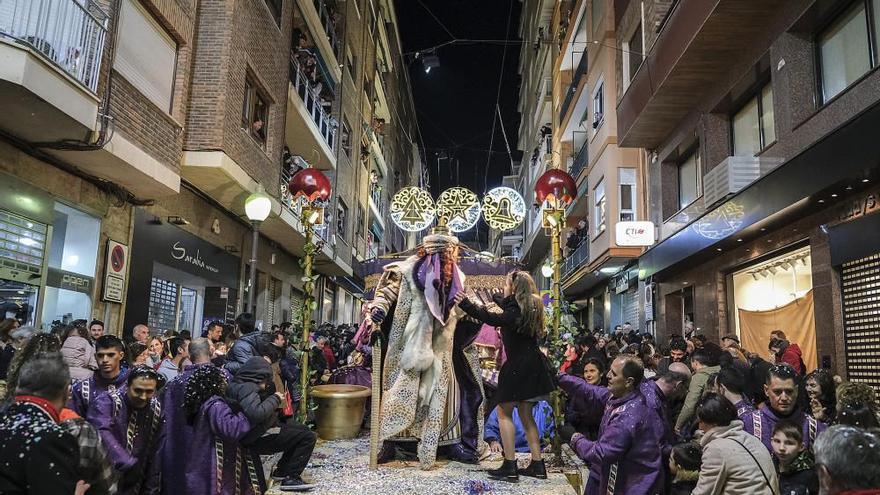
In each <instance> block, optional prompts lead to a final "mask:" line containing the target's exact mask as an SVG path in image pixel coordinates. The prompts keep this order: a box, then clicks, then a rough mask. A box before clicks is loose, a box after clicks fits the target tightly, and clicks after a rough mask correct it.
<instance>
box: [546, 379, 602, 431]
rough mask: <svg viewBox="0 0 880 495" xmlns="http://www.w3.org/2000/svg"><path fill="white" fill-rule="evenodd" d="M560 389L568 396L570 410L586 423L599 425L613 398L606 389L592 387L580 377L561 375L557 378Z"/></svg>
mask: <svg viewBox="0 0 880 495" xmlns="http://www.w3.org/2000/svg"><path fill="white" fill-rule="evenodd" d="M556 380H557V383H558V384H559V388H560V389H562V391H563V392H565V395H567V396H568V410H569V412H571V413H574V414H573V415H574V418H575V419H578V420H580V421H582V422H584V423H589V424H591V425H598V424H599V422H600V421H601V420H602V414H603V413H604V412H605V404H606V403H607V402H608V398H609V397H611V392H609V391H608V389H607V388H606V387H601V386H598V385H591V384H589V383H587V381H586V380H584V379H583V378H581V377H579V376H575V375H569V374H568V373H561V374H559V375H558V376H557V378H556Z"/></svg>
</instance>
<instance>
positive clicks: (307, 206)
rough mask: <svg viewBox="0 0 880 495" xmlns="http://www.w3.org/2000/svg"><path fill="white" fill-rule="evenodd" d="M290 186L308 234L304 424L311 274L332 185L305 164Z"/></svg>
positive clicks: (302, 348)
mask: <svg viewBox="0 0 880 495" xmlns="http://www.w3.org/2000/svg"><path fill="white" fill-rule="evenodd" d="M288 190H289V191H290V193H291V194H292V195H293V200H294V201H301V202H302V203H303V206H302V210H301V215H300V220H301V222H302V224H303V230H304V232H303V233H304V234H305V245H304V246H303V258H302V260H301V266H302V268H303V274H304V276H303V291H304V292H305V297H304V301H303V308H302V323H303V331H302V341H301V342H300V356H301V357H300V386H301V392H302V396H301V399H300V407H299V417H300V421H301V422H302V423H303V424H305V423H306V422H307V421H308V418H309V375H310V370H309V332H310V331H311V322H312V312H313V311H314V310H315V308H316V306H317V305H316V303H315V297H314V292H315V277H314V276H313V275H312V265H313V262H314V256H315V253H316V252H317V251H318V249H319V248H318V245H317V244H316V243H315V226H316V225H321V224H323V223H324V204H325V203H326V202H327V200H329V199H330V193H331V186H330V180H328V179H327V176H325V175H324V174H322V173H321V172H320V171H318V170H317V169H314V168H305V169H303V170H300V171H299V172H297V173H295V174H294V175H293V177H291V178H290V183H289V184H288Z"/></svg>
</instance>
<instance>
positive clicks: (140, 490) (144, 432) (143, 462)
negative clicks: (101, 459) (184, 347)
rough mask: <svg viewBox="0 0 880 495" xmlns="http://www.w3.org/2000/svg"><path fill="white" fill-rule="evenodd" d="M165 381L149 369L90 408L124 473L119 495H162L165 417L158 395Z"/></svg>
mask: <svg viewBox="0 0 880 495" xmlns="http://www.w3.org/2000/svg"><path fill="white" fill-rule="evenodd" d="M164 381H165V379H164V377H162V375H160V374H158V373H156V371H155V370H154V369H152V368H150V367H148V366H138V367H136V368H134V369H132V370H131V372H130V373H129V374H128V379H127V381H126V387H125V388H124V389H117V390H116V391H114V392H110V393H106V394H102V395H100V396H99V397H98V398H97V399H96V400H95V402H94V404H93V405H92V406H91V407H89V415H88V418H87V419H88V421H89V422H90V423H92V424H93V425H95V427H96V428H97V429H98V432H99V433H100V434H101V440H103V441H104V445H105V446H106V447H107V454H108V456H109V458H110V462H111V463H113V467H114V468H115V469H116V470H118V471H119V472H120V473H121V480H120V481H119V495H154V494H157V493H159V464H160V459H159V456H158V454H157V453H158V452H161V451H162V449H163V443H164V436H165V428H164V422H165V421H164V418H165V414H164V412H163V410H162V405H161V403H160V402H159V399H158V398H157V397H156V396H155V395H156V391H157V390H158V389H160V388H161V386H162V385H163V384H164Z"/></svg>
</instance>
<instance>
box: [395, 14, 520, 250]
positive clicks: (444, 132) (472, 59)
mask: <svg viewBox="0 0 880 495" xmlns="http://www.w3.org/2000/svg"><path fill="white" fill-rule="evenodd" d="M521 6H522V4H521V3H520V2H519V1H517V0H397V1H396V2H395V8H396V9H397V15H398V20H399V25H400V35H401V38H402V40H403V50H404V52H416V51H419V52H420V53H421V54H424V53H425V49H429V48H431V47H434V46H436V45H439V44H441V43H445V42H448V41H450V40H453V39H459V40H514V42H507V43H503V42H500V41H490V42H486V41H482V42H471V41H461V42H456V43H453V44H449V45H446V46H443V47H440V48H438V49H436V51H435V53H436V55H437V56H438V57H439V59H440V66H439V67H437V68H433V69H431V71H430V73H427V74H426V73H425V69H424V66H423V65H422V60H421V58H419V59H417V58H416V57H415V55H414V54H410V55H405V58H406V60H407V62H408V64H409V73H410V80H411V82H412V86H413V87H412V90H413V98H414V100H415V106H416V113H417V115H418V119H419V127H420V128H421V133H422V138H423V139H424V146H425V149H424V150H423V153H424V157H425V160H426V162H427V164H428V169H429V170H430V182H431V190H432V191H431V193H432V195H433V196H434V198H435V199H436V197H437V195H438V194H439V193H440V192H441V191H443V190H444V189H447V188H449V187H452V186H453V185H462V186H464V187H467V188H469V189H471V190H472V191H474V192H476V193H477V194H478V195H479V196H480V197H482V195H483V193H484V192H485V191H487V190H488V189H491V188H493V187H495V186H498V185H500V184H501V179H502V177H503V176H504V175H507V174H509V173H511V172H510V165H511V158H510V155H508V152H507V146H506V145H505V142H504V135H503V133H502V130H501V126H502V123H503V126H504V129H505V131H506V132H507V138H508V139H509V141H510V151H511V153H512V155H513V159H514V160H516V161H518V160H519V159H520V157H521V153H519V152H518V151H517V132H518V129H519V121H520V115H519V113H518V112H517V108H516V107H517V99H518V91H519V84H520V81H519V74H518V73H517V67H518V64H519V52H520V49H521V45H520V44H519V43H518V39H519V38H518V31H519V15H520V9H521ZM432 14H433V16H436V18H437V19H439V22H438V20H437V19H435V18H434V17H433V16H432ZM508 14H509V16H510V24H509V26H508ZM441 23H442V25H441ZM444 26H445V29H444ZM447 29H448V31H449V32H447ZM505 29H506V32H505ZM450 32H451V35H450ZM505 47H506V52H507V55H506V58H505V57H504V52H505ZM422 56H424V55H422ZM502 60H504V70H503V73H502V66H501V64H502ZM500 77H502V78H503V80H502V81H501V93H500V98H499V102H498V103H499V105H500V108H501V116H502V117H503V122H502V121H501V120H499V121H498V122H496V124H495V133H494V139H493V133H492V120H493V116H495V102H496V97H497V96H498V88H499V78H500ZM490 143H491V144H490ZM490 146H491V148H490ZM490 149H491V150H492V152H491V153H490V152H489V150H490ZM443 157H448V158H443ZM438 158H440V160H439V166H438ZM487 163H488V167H487ZM477 235H479V246H480V249H486V248H487V226H486V224H485V223H483V221H482V220H480V221H479V223H478V227H477V228H474V229H472V230H471V231H469V232H466V233H462V234H460V235H459V237H460V238H461V239H462V240H463V241H469V242H468V243H469V244H472V245H473V244H476V243H475V242H474V241H477ZM474 247H476V246H474Z"/></svg>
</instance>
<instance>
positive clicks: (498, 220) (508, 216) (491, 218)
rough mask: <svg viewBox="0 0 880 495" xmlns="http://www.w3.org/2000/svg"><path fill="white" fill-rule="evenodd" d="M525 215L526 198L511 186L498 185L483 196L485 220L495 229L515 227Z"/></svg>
mask: <svg viewBox="0 0 880 495" xmlns="http://www.w3.org/2000/svg"><path fill="white" fill-rule="evenodd" d="M525 217H526V202H525V200H523V197H522V196H520V194H519V193H518V192H516V191H515V190H513V189H511V188H509V187H496V188H495V189H492V190H491V191H489V192H488V193H486V195H485V196H484V197H483V220H485V221H486V224H487V225H489V227H491V228H493V229H496V230H501V231H505V230H512V229H515V228H516V227H517V226H518V225H519V224H521V223H522V221H523V219H525Z"/></svg>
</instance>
